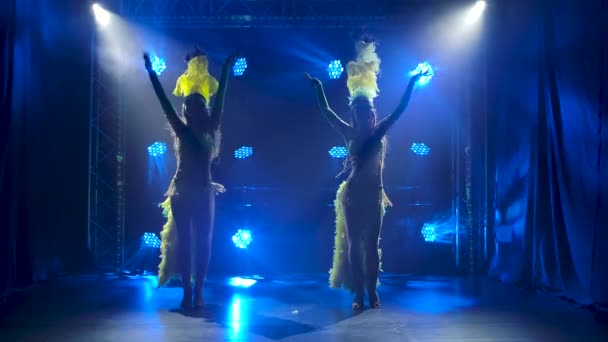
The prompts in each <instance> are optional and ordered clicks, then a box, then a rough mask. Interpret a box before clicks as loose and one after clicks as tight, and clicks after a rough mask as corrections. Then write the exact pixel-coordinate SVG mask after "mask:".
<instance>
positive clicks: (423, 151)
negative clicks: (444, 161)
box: [410, 143, 431, 156]
mask: <svg viewBox="0 0 608 342" xmlns="http://www.w3.org/2000/svg"><path fill="white" fill-rule="evenodd" d="M410 150H412V152H414V153H415V154H417V155H419V156H426V155H428V154H429V153H430V152H431V148H430V147H428V146H426V145H425V144H424V143H413V144H412V147H410Z"/></svg>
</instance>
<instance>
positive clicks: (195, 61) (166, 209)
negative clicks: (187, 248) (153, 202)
mask: <svg viewBox="0 0 608 342" xmlns="http://www.w3.org/2000/svg"><path fill="white" fill-rule="evenodd" d="M218 86H219V84H218V82H217V80H216V79H215V78H214V77H213V76H211V75H210V74H209V71H208V61H207V57H206V56H196V57H194V58H192V59H190V60H189V61H188V68H187V69H186V71H185V72H184V73H183V74H182V75H181V76H180V77H179V78H178V79H177V83H176V85H175V90H174V91H173V95H175V96H181V97H187V96H189V95H191V94H194V93H198V94H201V95H203V97H204V98H205V100H206V101H207V103H209V102H210V100H211V97H213V95H215V93H216V92H217V90H218ZM202 144H204V145H205V146H207V148H209V149H211V150H212V156H213V157H214V158H215V157H217V156H218V154H219V144H217V143H216V142H215V141H214V139H213V138H212V137H211V136H210V135H209V134H205V136H204V137H203V141H202ZM174 187H175V184H174V182H173V181H172V182H171V185H170V186H169V191H168V192H167V195H168V196H167V199H166V200H165V201H164V202H163V203H161V204H160V207H161V208H162V210H163V216H164V217H165V218H166V219H167V221H166V223H165V224H164V225H163V229H162V231H161V233H160V237H161V246H160V250H161V262H160V264H159V266H158V286H159V287H160V286H163V285H165V284H166V283H167V282H168V281H169V280H171V279H173V278H176V277H179V276H180V269H179V254H178V253H179V244H180V241H179V240H178V238H177V226H176V224H175V220H174V218H173V212H172V210H171V195H172V194H173V193H174V192H175V189H174ZM211 188H212V189H213V190H214V191H215V192H216V193H223V192H225V191H226V189H225V188H224V186H222V185H221V184H218V183H211ZM191 247H192V248H191V251H192V255H195V253H196V250H195V248H196V246H195V245H193V246H191ZM193 275H194V273H193Z"/></svg>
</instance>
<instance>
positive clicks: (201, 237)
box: [194, 190, 215, 308]
mask: <svg viewBox="0 0 608 342" xmlns="http://www.w3.org/2000/svg"><path fill="white" fill-rule="evenodd" d="M203 197H204V198H202V201H200V202H199V203H200V204H199V207H198V210H197V215H196V216H195V218H194V231H195V239H196V240H195V241H196V244H197V249H196V251H197V252H196V255H195V267H196V281H195V283H194V305H195V306H196V307H198V308H202V307H203V306H205V300H204V297H203V285H204V282H205V278H206V276H207V270H208V268H209V259H210V258H211V243H212V240H213V223H214V218H215V193H214V192H213V191H212V190H209V191H208V192H206V193H205V194H203Z"/></svg>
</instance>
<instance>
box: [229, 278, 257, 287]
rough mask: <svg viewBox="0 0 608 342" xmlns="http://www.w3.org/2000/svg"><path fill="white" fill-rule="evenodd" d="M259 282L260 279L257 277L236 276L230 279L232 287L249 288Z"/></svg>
mask: <svg viewBox="0 0 608 342" xmlns="http://www.w3.org/2000/svg"><path fill="white" fill-rule="evenodd" d="M257 282H258V281H257V280H255V279H248V278H239V277H235V278H230V280H229V281H228V284H229V285H230V286H232V287H243V288H249V287H252V286H253V285H255V283H257Z"/></svg>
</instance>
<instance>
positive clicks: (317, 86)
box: [305, 74, 352, 136]
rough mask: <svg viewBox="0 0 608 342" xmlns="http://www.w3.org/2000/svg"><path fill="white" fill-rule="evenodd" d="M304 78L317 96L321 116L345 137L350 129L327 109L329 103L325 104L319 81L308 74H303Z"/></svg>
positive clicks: (325, 99)
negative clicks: (308, 81) (309, 82)
mask: <svg viewBox="0 0 608 342" xmlns="http://www.w3.org/2000/svg"><path fill="white" fill-rule="evenodd" d="M305 75H306V78H308V79H309V80H310V81H311V82H312V85H313V87H314V89H315V93H316V95H317V102H318V104H319V109H320V110H321V114H323V116H324V117H325V118H326V119H327V121H329V123H330V124H331V125H332V126H334V128H336V129H337V130H338V131H339V132H340V133H341V134H342V135H343V136H347V135H348V133H349V131H350V130H351V129H352V127H351V126H350V125H349V124H348V123H346V122H345V121H344V120H342V119H341V118H340V117H339V116H338V115H337V114H336V113H335V112H334V111H333V110H331V108H330V107H329V103H328V102H327V97H325V91H324V90H323V84H322V83H321V81H319V79H317V78H314V77H312V76H310V75H309V74H305Z"/></svg>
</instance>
